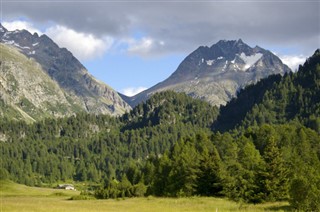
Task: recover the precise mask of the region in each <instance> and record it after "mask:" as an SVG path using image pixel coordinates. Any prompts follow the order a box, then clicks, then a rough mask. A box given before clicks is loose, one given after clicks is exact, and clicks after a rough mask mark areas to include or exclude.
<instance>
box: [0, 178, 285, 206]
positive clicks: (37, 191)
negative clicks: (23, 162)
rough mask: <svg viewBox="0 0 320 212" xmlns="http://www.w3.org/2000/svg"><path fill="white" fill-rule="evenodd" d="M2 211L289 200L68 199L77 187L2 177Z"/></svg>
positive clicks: (208, 204)
mask: <svg viewBox="0 0 320 212" xmlns="http://www.w3.org/2000/svg"><path fill="white" fill-rule="evenodd" d="M0 191H1V207H0V211H1V212H7V211H17V212H18V211H19V212H23V211H36V212H37V211H43V212H67V211H68V212H69V211H77V212H83V211H90V212H91V211H93V212H94V211H129V212H130V211H137V212H138V211H139V212H143V211H148V212H149V211H155V212H157V211H159V212H160V211H161V212H167V211H169V212H170V211H210V212H224V211H225V212H227V211H236V212H240V211H251V212H253V211H254V212H259V211H289V207H288V203H286V202H278V203H268V204H259V205H247V204H244V205H241V204H238V203H235V202H232V201H228V200H226V199H219V198H210V197H191V198H156V197H146V198H127V199H118V200H69V199H70V197H72V196H76V195H79V194H80V192H77V191H65V190H56V189H48V188H34V187H27V186H24V185H19V184H15V183H12V182H10V181H0Z"/></svg>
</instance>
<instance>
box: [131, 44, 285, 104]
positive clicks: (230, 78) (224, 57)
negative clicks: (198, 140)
mask: <svg viewBox="0 0 320 212" xmlns="http://www.w3.org/2000/svg"><path fill="white" fill-rule="evenodd" d="M289 71H290V69H289V67H288V66H286V65H284V64H283V63H282V62H281V60H280V59H279V58H278V57H277V56H275V55H274V54H272V53H271V52H270V51H267V50H265V49H263V48H260V47H258V46H256V47H254V48H251V47H250V46H248V45H247V44H245V43H244V42H243V41H242V40H241V39H239V40H237V41H236V40H233V41H226V40H221V41H219V42H218V43H216V44H214V45H213V46H211V47H207V46H201V47H199V48H198V49H197V50H195V51H194V52H192V53H191V54H190V55H189V56H187V57H186V58H185V59H184V60H183V61H182V63H181V64H180V65H179V67H178V68H177V70H176V71H175V72H174V73H173V74H172V75H171V76H170V77H169V78H167V79H166V80H165V81H163V82H161V83H159V84H157V85H155V86H153V87H151V88H150V89H148V90H145V91H143V92H141V93H139V94H137V95H136V96H134V97H131V98H128V97H126V98H125V99H126V100H127V102H128V103H129V104H130V105H131V106H135V105H137V104H138V103H140V102H141V101H145V100H146V99H147V98H149V96H150V95H152V94H154V93H156V92H160V91H164V90H174V91H177V92H185V93H187V94H188V95H190V96H192V97H194V98H199V99H203V100H205V101H208V102H210V103H211V104H213V105H217V106H219V105H225V104H226V103H227V102H228V101H229V100H230V99H231V98H232V97H234V96H235V95H236V93H237V91H238V90H239V89H240V88H242V87H244V86H246V85H248V84H252V83H255V82H257V81H259V80H260V79H262V78H265V77H267V76H269V75H271V74H284V73H286V72H289Z"/></svg>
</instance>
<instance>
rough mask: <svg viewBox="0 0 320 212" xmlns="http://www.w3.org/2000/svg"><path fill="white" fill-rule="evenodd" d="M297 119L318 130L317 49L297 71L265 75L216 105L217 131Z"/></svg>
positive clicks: (319, 81) (319, 86)
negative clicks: (218, 109)
mask: <svg viewBox="0 0 320 212" xmlns="http://www.w3.org/2000/svg"><path fill="white" fill-rule="evenodd" d="M289 122H298V123H299V124H304V125H305V126H307V127H310V128H312V129H314V130H315V131H316V132H318V133H320V50H319V49H318V50H316V51H315V53H314V54H313V55H312V56H311V57H310V58H308V59H307V61H306V62H305V63H304V65H303V66H300V67H299V70H298V72H296V73H292V72H291V73H288V74H285V75H284V76H283V77H281V76H280V75H274V76H269V77H268V78H266V79H263V80H261V81H260V82H258V83H257V84H255V85H250V86H247V87H246V88H245V89H243V90H241V91H240V92H239V94H238V96H237V98H234V99H232V100H231V101H230V102H228V103H227V105H226V106H224V107H221V108H220V114H219V116H218V119H217V121H216V122H215V123H214V125H213V128H214V129H215V130H219V131H226V130H231V129H234V128H236V127H240V126H242V127H245V128H246V127H249V126H255V125H262V124H265V123H268V124H286V123H289Z"/></svg>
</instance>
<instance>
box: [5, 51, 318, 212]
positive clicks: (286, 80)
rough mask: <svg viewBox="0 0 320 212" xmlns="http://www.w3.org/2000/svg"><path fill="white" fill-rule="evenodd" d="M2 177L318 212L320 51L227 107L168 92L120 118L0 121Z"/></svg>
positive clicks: (106, 193) (115, 193) (111, 194)
mask: <svg viewBox="0 0 320 212" xmlns="http://www.w3.org/2000/svg"><path fill="white" fill-rule="evenodd" d="M0 140H1V142H0V146H1V150H0V151H1V169H0V173H1V178H7V179H11V180H13V181H15V182H19V183H23V184H26V185H34V186H43V185H45V184H49V185H53V184H56V183H58V182H70V181H71V182H73V181H75V182H87V183H88V184H91V185H96V186H95V187H94V189H93V190H89V192H91V194H92V195H94V196H95V197H96V198H117V197H134V196H146V195H154V196H170V197H182V196H193V195H200V196H222V197H228V198H230V199H233V200H235V201H241V202H252V203H260V202H265V201H278V200H289V202H290V204H291V205H292V206H293V207H294V208H297V209H300V210H306V211H319V210H320V51H319V50H317V51H316V52H315V53H314V55H313V56H312V57H310V58H309V59H308V60H307V61H306V62H305V64H304V65H303V66H300V68H299V71H298V72H296V73H290V74H286V75H285V76H280V75H277V76H270V77H269V78H267V79H264V80H261V81H260V82H258V83H257V84H255V85H250V86H248V87H246V88H244V89H242V90H241V91H239V93H238V97H237V98H235V99H233V100H232V101H231V102H229V103H228V104H227V105H226V106H223V107H221V108H220V109H218V108H216V107H213V106H211V105H210V104H208V103H206V102H203V101H201V100H195V99H192V98H191V97H189V96H187V95H185V94H182V93H174V92H171V91H167V92H163V93H157V94H155V95H154V96H153V97H151V98H150V99H149V100H148V101H147V102H145V103H143V104H139V105H138V106H136V107H135V108H134V109H133V110H132V111H131V112H129V113H127V114H125V115H123V116H121V117H110V116H106V115H92V114H84V113H81V114H76V115H74V116H72V117H68V118H60V119H44V120H42V121H40V122H36V123H32V124H27V123H25V122H22V121H19V122H17V121H14V120H11V119H7V118H6V119H1V120H0Z"/></svg>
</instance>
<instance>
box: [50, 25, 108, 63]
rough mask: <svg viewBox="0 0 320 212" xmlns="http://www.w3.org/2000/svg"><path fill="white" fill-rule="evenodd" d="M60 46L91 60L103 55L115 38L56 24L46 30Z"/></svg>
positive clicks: (82, 58) (81, 57) (78, 56)
mask: <svg viewBox="0 0 320 212" xmlns="http://www.w3.org/2000/svg"><path fill="white" fill-rule="evenodd" d="M45 34H47V35H48V36H49V37H50V38H51V39H52V40H54V41H55V42H56V43H57V44H58V45H59V46H60V47H65V48H67V49H68V50H69V51H71V52H72V53H73V54H74V55H75V56H76V57H77V58H78V59H79V60H90V59H93V58H96V57H100V56H102V55H103V54H104V53H105V52H106V51H107V50H108V49H110V47H111V45H112V44H113V38H111V37H104V38H103V39H100V38H96V37H95V36H94V35H92V34H85V33H81V32H76V31H75V30H73V29H69V28H67V27H65V26H61V25H56V26H53V27H50V28H48V29H47V30H46V31H45Z"/></svg>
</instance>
